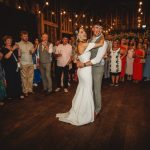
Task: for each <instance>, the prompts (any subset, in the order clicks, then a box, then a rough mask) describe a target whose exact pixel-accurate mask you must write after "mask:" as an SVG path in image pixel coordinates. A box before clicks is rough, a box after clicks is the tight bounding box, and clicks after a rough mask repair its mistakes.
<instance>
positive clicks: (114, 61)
mask: <svg viewBox="0 0 150 150" xmlns="http://www.w3.org/2000/svg"><path fill="white" fill-rule="evenodd" d="M20 38H21V40H20V42H14V41H13V38H12V37H11V36H9V35H6V36H4V37H3V43H4V45H3V46H1V49H0V105H4V100H5V99H9V100H11V99H16V98H20V99H24V98H25V97H28V96H29V95H30V94H33V93H34V91H33V87H34V86H38V85H40V86H41V84H40V83H42V85H43V86H42V87H43V92H45V93H46V94H48V95H50V94H51V93H52V91H53V90H54V91H55V92H59V91H60V90H61V87H63V90H64V92H65V93H68V86H70V81H73V80H74V81H77V66H76V63H75V61H74V58H75V56H76V48H77V46H76V38H75V37H71V38H70V39H69V38H67V37H63V38H62V39H61V40H58V41H56V43H51V42H49V37H48V34H46V33H44V34H42V35H41V38H40V39H38V38H36V39H35V41H34V43H33V44H32V42H30V41H29V34H28V32H26V31H22V32H21V33H20ZM105 41H106V42H107V44H108V48H107V52H106V54H105V56H104V58H103V60H104V62H105V63H104V68H105V71H104V78H110V79H111V84H110V86H114V87H115V86H119V83H120V82H124V81H125V79H127V80H130V81H131V80H133V82H135V83H139V82H140V81H142V80H143V79H144V80H145V81H149V80H150V42H149V39H148V38H135V37H134V36H133V37H131V36H130V37H129V36H126V37H125V36H120V37H117V36H113V35H106V36H105ZM126 77H127V78H126ZM54 81H55V83H56V88H54V87H53V85H54V84H53V82H54Z"/></svg>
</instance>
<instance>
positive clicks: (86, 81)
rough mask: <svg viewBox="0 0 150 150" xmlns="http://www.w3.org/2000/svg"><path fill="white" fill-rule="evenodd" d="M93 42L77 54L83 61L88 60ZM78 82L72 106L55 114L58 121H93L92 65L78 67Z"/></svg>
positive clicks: (84, 122) (74, 123)
mask: <svg viewBox="0 0 150 150" xmlns="http://www.w3.org/2000/svg"><path fill="white" fill-rule="evenodd" d="M94 46H95V43H89V44H88V47H87V48H86V50H85V51H84V53H83V54H82V55H80V56H78V58H79V60H80V61H81V62H83V63H85V62H87V61H89V60H90V57H91V52H90V50H91V49H93V48H94ZM77 73H78V78H79V84H78V87H77V90H76V94H75V96H74V98H73V101H72V108H71V109H70V111H69V112H67V113H60V114H57V115H56V117H57V118H59V121H62V122H66V123H70V124H72V125H76V126H81V125H85V124H88V123H90V122H94V101H93V91H92V67H91V66H89V67H85V68H79V69H78V72H77Z"/></svg>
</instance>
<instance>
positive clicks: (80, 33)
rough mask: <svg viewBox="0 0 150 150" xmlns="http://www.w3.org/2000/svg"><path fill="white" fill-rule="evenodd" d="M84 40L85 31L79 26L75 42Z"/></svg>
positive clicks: (85, 39) (85, 36) (85, 37)
mask: <svg viewBox="0 0 150 150" xmlns="http://www.w3.org/2000/svg"><path fill="white" fill-rule="evenodd" d="M86 41H87V33H86V32H85V30H84V28H83V27H80V28H79V31H78V34H77V42H86Z"/></svg>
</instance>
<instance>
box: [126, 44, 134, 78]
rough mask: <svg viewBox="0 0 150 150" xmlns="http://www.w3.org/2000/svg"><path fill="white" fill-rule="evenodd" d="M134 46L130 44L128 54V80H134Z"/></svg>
mask: <svg viewBox="0 0 150 150" xmlns="http://www.w3.org/2000/svg"><path fill="white" fill-rule="evenodd" d="M133 55H134V45H133V44H130V46H129V50H128V52H127V64H126V74H127V80H132V76H133V62H134V58H133Z"/></svg>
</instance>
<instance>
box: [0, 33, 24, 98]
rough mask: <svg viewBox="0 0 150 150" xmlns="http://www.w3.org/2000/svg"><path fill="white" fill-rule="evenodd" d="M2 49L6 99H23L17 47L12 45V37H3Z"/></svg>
mask: <svg viewBox="0 0 150 150" xmlns="http://www.w3.org/2000/svg"><path fill="white" fill-rule="evenodd" d="M3 41H4V45H5V46H4V47H3V48H2V51H1V52H2V53H3V59H2V65H3V67H4V71H5V78H6V84H7V86H6V91H7V98H8V99H14V98H20V99H23V98H24V96H23V95H22V86H21V77H20V64H19V56H18V48H19V47H18V45H17V44H15V45H14V46H13V45H12V37H11V36H7V35H6V36H4V38H3Z"/></svg>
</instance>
